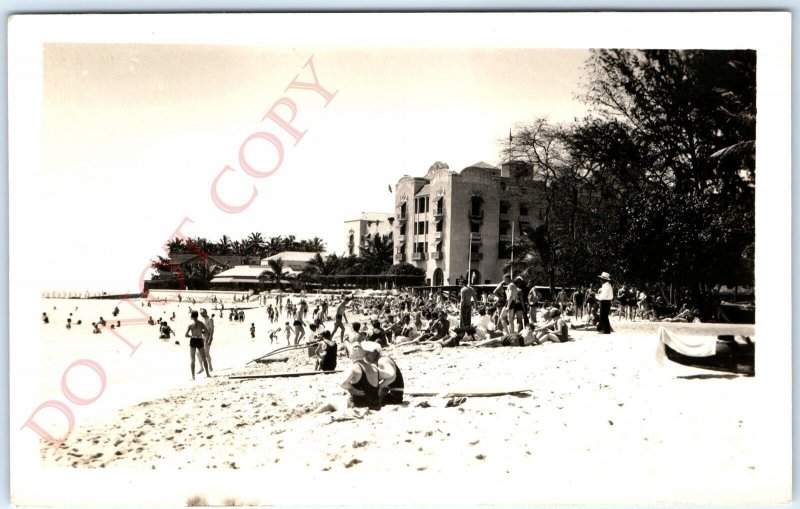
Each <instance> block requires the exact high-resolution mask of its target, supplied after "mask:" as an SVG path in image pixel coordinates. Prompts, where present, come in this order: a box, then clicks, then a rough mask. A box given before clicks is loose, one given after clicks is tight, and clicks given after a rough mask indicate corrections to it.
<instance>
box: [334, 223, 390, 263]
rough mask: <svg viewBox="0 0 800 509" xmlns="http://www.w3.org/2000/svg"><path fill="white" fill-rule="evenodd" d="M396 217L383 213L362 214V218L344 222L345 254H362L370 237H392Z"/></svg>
mask: <svg viewBox="0 0 800 509" xmlns="http://www.w3.org/2000/svg"><path fill="white" fill-rule="evenodd" d="M393 224H394V217H393V216H392V214H385V213H383V212H362V213H361V217H359V218H358V219H352V220H350V221H345V222H344V236H345V246H346V251H345V254H346V255H347V256H350V255H355V256H358V255H360V254H361V248H362V247H363V246H364V242H365V241H366V239H367V236H368V235H375V234H381V235H391V234H392V225H393Z"/></svg>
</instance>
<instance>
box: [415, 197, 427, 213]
mask: <svg viewBox="0 0 800 509" xmlns="http://www.w3.org/2000/svg"><path fill="white" fill-rule="evenodd" d="M414 201H415V202H416V205H415V207H416V209H417V214H425V213H427V212H428V197H427V196H423V197H421V198H417V199H416V200H414Z"/></svg>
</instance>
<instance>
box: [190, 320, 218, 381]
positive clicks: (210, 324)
mask: <svg viewBox="0 0 800 509" xmlns="http://www.w3.org/2000/svg"><path fill="white" fill-rule="evenodd" d="M193 313H196V311H193ZM200 317H201V318H202V319H203V325H205V326H206V333H205V334H203V355H204V356H205V358H206V364H207V365H208V367H209V368H210V369H211V371H214V367H213V366H212V365H211V342H212V341H213V340H214V318H213V317H210V316H208V311H206V309H205V308H203V309H201V310H200ZM202 372H203V368H202V366H201V367H200V371H199V372H198V373H197V374H200V373H202Z"/></svg>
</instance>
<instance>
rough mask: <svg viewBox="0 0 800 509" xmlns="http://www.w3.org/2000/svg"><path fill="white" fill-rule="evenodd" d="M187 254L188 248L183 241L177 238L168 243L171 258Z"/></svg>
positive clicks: (168, 252)
mask: <svg viewBox="0 0 800 509" xmlns="http://www.w3.org/2000/svg"><path fill="white" fill-rule="evenodd" d="M186 252H187V248H186V244H185V243H184V241H183V239H181V238H179V237H175V238H174V239H172V240H170V241H169V242H167V254H169V256H173V255H176V254H183V253H186Z"/></svg>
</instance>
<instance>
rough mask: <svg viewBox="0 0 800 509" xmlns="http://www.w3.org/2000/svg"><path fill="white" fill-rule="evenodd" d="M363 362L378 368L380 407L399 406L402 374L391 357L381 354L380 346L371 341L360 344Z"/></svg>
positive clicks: (402, 383) (403, 383)
mask: <svg viewBox="0 0 800 509" xmlns="http://www.w3.org/2000/svg"><path fill="white" fill-rule="evenodd" d="M361 346H362V348H363V349H364V360H366V361H367V362H369V363H370V364H372V365H374V366H375V367H377V368H378V377H379V379H380V383H379V385H378V394H379V395H380V397H381V405H400V404H402V403H403V389H404V388H405V382H404V381H403V373H402V372H401V371H400V368H399V367H398V366H397V363H396V362H395V361H394V359H392V358H391V357H388V356H386V355H382V354H381V346H380V345H379V344H377V343H375V342H373V341H364V342H363V343H361Z"/></svg>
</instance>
